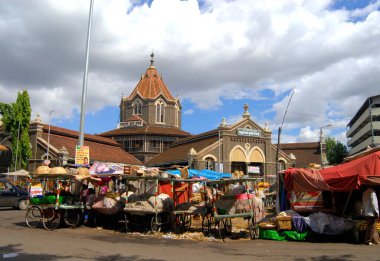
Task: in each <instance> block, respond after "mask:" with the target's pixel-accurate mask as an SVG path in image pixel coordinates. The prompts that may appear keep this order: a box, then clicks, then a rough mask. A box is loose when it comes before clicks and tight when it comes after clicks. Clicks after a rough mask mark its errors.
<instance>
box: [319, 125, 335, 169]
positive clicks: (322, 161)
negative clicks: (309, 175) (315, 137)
mask: <svg viewBox="0 0 380 261" xmlns="http://www.w3.org/2000/svg"><path fill="white" fill-rule="evenodd" d="M331 126H332V125H331V124H328V125H326V126H322V127H320V128H319V144H320V147H321V149H320V150H321V167H323V166H324V165H325V163H326V159H325V158H324V157H323V145H324V144H325V138H324V137H323V129H324V128H328V127H331Z"/></svg>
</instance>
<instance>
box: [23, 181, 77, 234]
mask: <svg viewBox="0 0 380 261" xmlns="http://www.w3.org/2000/svg"><path fill="white" fill-rule="evenodd" d="M62 182H67V183H68V184H70V186H71V187H74V188H75V189H74V190H76V189H77V186H76V185H77V183H76V181H75V177H74V176H73V175H70V174H32V175H31V184H30V186H29V207H28V210H27V212H26V215H25V222H26V224H27V226H28V227H30V228H36V227H39V226H40V225H41V223H42V225H43V227H44V228H45V229H47V230H55V229H56V228H58V226H59V225H60V224H66V225H68V226H70V227H76V226H78V225H79V223H80V220H81V216H82V213H83V204H82V203H81V202H80V200H79V196H78V195H65V196H63V193H62V192H61V189H62ZM54 185H55V188H54V189H53V187H54ZM61 193H62V195H61Z"/></svg>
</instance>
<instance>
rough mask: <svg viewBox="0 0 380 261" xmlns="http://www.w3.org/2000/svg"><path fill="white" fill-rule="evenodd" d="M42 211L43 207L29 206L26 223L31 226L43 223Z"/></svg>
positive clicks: (34, 226)
mask: <svg viewBox="0 0 380 261" xmlns="http://www.w3.org/2000/svg"><path fill="white" fill-rule="evenodd" d="M41 220H42V213H41V209H40V208H39V207H37V206H31V207H30V208H28V211H26V214H25V223H26V225H27V226H28V227H30V228H36V227H38V226H39V225H40V224H41Z"/></svg>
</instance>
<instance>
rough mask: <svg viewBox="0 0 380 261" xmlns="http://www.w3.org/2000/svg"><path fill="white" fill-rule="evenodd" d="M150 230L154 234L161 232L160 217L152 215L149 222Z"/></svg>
mask: <svg viewBox="0 0 380 261" xmlns="http://www.w3.org/2000/svg"><path fill="white" fill-rule="evenodd" d="M150 230H151V231H152V232H153V233H154V232H160V231H161V217H160V215H154V216H153V217H152V219H151V221H150Z"/></svg>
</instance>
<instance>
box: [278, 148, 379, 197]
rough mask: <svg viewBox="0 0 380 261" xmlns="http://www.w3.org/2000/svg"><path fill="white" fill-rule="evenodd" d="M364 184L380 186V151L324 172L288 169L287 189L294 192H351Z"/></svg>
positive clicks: (286, 172)
mask: <svg viewBox="0 0 380 261" xmlns="http://www.w3.org/2000/svg"><path fill="white" fill-rule="evenodd" d="M362 184H368V185H380V151H377V152H374V153H372V154H370V155H367V156H364V157H362V158H358V159H355V160H353V161H351V162H348V163H344V164H341V165H338V166H336V167H331V168H327V169H322V170H319V171H318V170H308V169H288V170H286V171H285V188H286V189H287V190H293V191H305V192H307V191H317V190H330V191H351V190H352V189H357V188H359V187H360V185H362Z"/></svg>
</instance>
